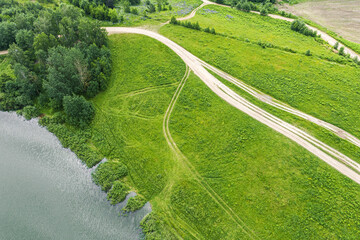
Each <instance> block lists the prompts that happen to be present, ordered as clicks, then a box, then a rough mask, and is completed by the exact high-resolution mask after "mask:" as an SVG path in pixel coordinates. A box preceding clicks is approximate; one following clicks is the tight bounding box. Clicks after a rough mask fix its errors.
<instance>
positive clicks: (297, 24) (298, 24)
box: [291, 20, 317, 37]
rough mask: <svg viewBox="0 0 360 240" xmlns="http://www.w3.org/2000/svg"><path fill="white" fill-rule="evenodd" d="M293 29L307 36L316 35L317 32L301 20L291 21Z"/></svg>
mask: <svg viewBox="0 0 360 240" xmlns="http://www.w3.org/2000/svg"><path fill="white" fill-rule="evenodd" d="M291 30H293V31H296V32H299V33H301V34H304V35H305V36H311V37H316V35H317V32H316V31H313V30H311V29H309V28H308V27H307V26H306V24H305V23H304V22H302V21H300V20H295V21H293V22H292V23H291Z"/></svg>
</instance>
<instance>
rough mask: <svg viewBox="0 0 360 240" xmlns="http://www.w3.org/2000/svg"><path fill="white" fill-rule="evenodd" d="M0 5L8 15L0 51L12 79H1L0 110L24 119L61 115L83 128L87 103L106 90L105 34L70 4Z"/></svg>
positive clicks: (108, 67)
mask: <svg viewBox="0 0 360 240" xmlns="http://www.w3.org/2000/svg"><path fill="white" fill-rule="evenodd" d="M0 6H1V14H2V16H8V17H6V18H2V22H0V31H1V33H2V34H1V35H0V36H1V37H0V38H1V39H0V40H2V41H0V42H1V44H2V45H1V48H2V49H6V48H7V47H9V57H10V59H11V65H12V68H13V69H14V75H15V77H12V76H9V75H7V74H1V75H0V110H5V111H10V110H21V109H22V111H23V113H24V114H25V115H26V116H27V117H29V118H30V117H34V116H33V115H35V116H36V115H38V113H39V110H40V109H42V110H44V109H45V110H51V111H52V112H57V111H64V113H65V114H66V116H67V121H68V123H70V124H72V125H76V126H85V125H86V124H88V123H89V122H90V121H91V119H92V117H93V116H94V107H93V106H92V104H91V103H90V102H88V101H87V100H86V98H92V97H94V96H95V95H96V94H97V93H99V92H100V91H103V90H105V89H106V87H107V83H108V79H109V77H110V74H111V60H110V59H111V58H110V51H109V49H108V48H107V47H106V45H107V41H108V38H107V33H106V31H105V30H104V29H101V28H100V24H99V22H97V21H92V20H89V19H87V18H85V17H83V14H82V11H80V9H78V8H76V7H74V6H72V5H67V4H61V5H60V6H59V7H57V8H56V9H54V10H52V9H49V8H43V7H41V6H40V5H38V4H37V3H31V2H29V3H26V4H18V3H16V4H15V5H13V6H9V5H8V4H6V3H5V4H4V1H3V2H0ZM6 7H8V8H6ZM12 8H16V10H13V9H12ZM4 19H6V20H5V21H4Z"/></svg>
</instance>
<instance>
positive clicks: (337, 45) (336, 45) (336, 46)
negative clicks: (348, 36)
mask: <svg viewBox="0 0 360 240" xmlns="http://www.w3.org/2000/svg"><path fill="white" fill-rule="evenodd" d="M334 48H335V49H336V50H337V49H338V48H339V42H336V43H335V45H334Z"/></svg>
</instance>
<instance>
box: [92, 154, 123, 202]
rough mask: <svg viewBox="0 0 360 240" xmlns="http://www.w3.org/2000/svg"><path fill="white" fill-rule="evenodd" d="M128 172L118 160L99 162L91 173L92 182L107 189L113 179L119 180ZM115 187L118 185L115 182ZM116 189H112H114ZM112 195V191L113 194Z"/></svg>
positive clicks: (111, 184)
mask: <svg viewBox="0 0 360 240" xmlns="http://www.w3.org/2000/svg"><path fill="white" fill-rule="evenodd" d="M127 174H128V170H127V167H126V166H125V165H124V164H122V163H121V162H118V161H108V162H105V163H101V164H100V165H99V166H98V167H97V168H96V170H95V172H94V173H93V174H92V177H93V179H94V182H95V183H96V184H97V185H100V186H101V189H102V190H103V191H106V192H107V191H109V190H110V189H111V187H112V186H113V184H114V183H115V181H119V180H121V179H122V178H124V177H125V176H126V175H127ZM117 185H118V186H117V188H116V189H119V188H120V186H119V184H118V183H117ZM116 189H115V190H114V191H116ZM112 195H114V192H113V194H112Z"/></svg>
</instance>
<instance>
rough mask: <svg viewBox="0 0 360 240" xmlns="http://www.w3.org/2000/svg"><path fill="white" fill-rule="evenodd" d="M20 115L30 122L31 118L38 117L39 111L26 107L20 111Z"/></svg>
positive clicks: (32, 107)
mask: <svg viewBox="0 0 360 240" xmlns="http://www.w3.org/2000/svg"><path fill="white" fill-rule="evenodd" d="M22 115H23V116H24V117H25V118H26V119H27V120H30V119H32V118H35V117H38V116H39V115H40V113H39V110H38V109H37V108H36V107H34V106H26V107H24V108H23V110H22Z"/></svg>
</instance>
